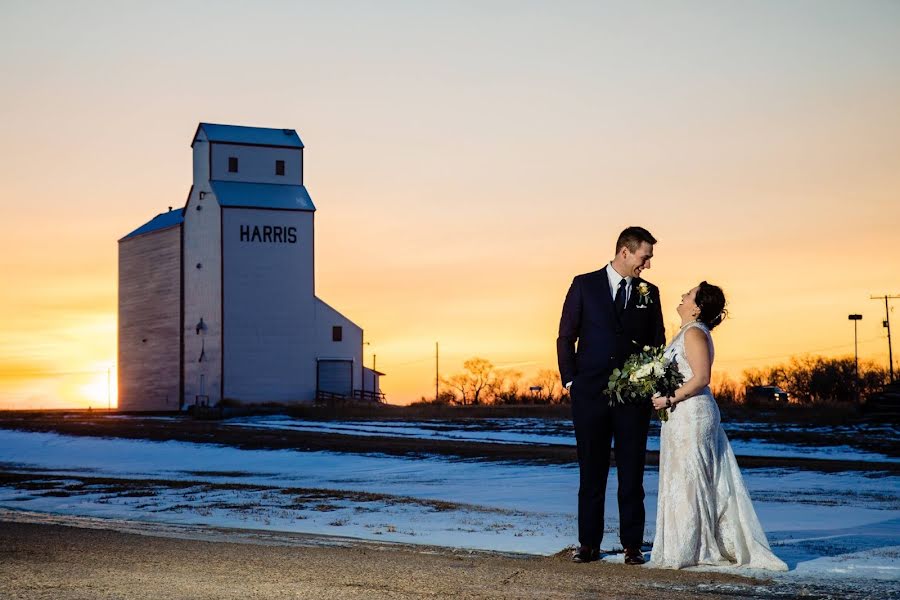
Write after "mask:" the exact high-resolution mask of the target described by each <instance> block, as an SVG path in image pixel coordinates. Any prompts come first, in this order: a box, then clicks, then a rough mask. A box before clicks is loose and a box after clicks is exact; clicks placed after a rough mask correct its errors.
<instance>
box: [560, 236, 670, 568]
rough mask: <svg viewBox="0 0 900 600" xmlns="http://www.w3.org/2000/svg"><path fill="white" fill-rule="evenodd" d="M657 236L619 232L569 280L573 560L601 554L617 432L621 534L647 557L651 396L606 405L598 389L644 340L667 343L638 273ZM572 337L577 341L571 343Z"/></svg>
mask: <svg viewBox="0 0 900 600" xmlns="http://www.w3.org/2000/svg"><path fill="white" fill-rule="evenodd" d="M654 244H656V239H655V238H654V237H653V236H652V235H650V232H649V231H647V230H646V229H644V228H643V227H629V228H627V229H625V230H624V231H623V232H622V233H621V234H619V239H618V240H617V241H616V256H615V258H613V260H612V262H610V263H609V264H608V265H606V266H605V267H604V268H602V269H600V270H599V271H594V272H593V273H585V274H584V275H578V276H577V277H575V279H574V280H573V281H572V285H571V287H570V288H569V292H568V294H566V301H565V303H564V304H563V310H562V318H561V319H560V321H559V337H558V338H557V340H556V352H557V356H558V358H559V372H560V375H561V376H562V381H563V383H564V384H565V386H566V388H568V389H569V394H570V396H571V398H572V421H573V422H574V424H575V441H576V442H577V445H578V467H579V471H580V481H579V482H580V485H579V489H578V542H579V544H580V546H579V548H578V550H576V552H575V554H574V555H573V557H572V560H573V561H575V562H591V561H594V560H598V559H599V558H600V541H601V540H602V539H603V508H604V503H605V500H606V480H607V478H608V475H609V454H610V445H611V442H612V441H613V440H615V449H616V450H615V452H616V469H617V472H618V475H619V538H620V540H621V542H622V547H623V548H624V549H625V563H626V564H629V565H639V564H642V563H643V562H644V558H643V556H642V554H641V542H642V540H643V536H644V455H645V453H646V450H647V429H648V428H649V426H650V412H651V405H650V401H649V400H650V399H649V398H648V399H647V402H644V403H640V404H625V405H616V406H615V407H610V405H609V397H608V396H607V395H606V394H604V393H603V390H604V389H606V386H607V383H608V381H609V376H610V374H611V373H612V370H613V369H615V368H617V367H618V368H621V367H622V365H623V364H624V363H625V360H626V359H627V358H628V357H629V356H630V355H631V354H632V353H634V352H636V351H639V350H641V349H642V348H643V346H645V345H650V346H660V345H662V344H664V343H665V339H666V335H665V331H664V327H663V318H662V309H661V308H660V305H659V289H658V288H657V287H656V286H654V285H652V284H650V283H648V282H646V281H644V280H643V279H641V278H640V275H641V272H642V271H643V270H644V269H649V268H650V259H651V258H653V245H654ZM576 342H577V348H576Z"/></svg>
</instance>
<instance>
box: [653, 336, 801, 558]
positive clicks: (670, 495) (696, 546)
mask: <svg viewBox="0 0 900 600" xmlns="http://www.w3.org/2000/svg"><path fill="white" fill-rule="evenodd" d="M692 327H696V328H698V329H700V330H701V331H702V332H703V333H704V334H705V335H706V336H707V339H708V340H709V348H710V362H712V358H713V346H712V337H711V336H710V333H709V329H707V328H706V327H705V326H704V325H703V324H701V323H691V324H689V325H687V326H686V327H684V328H682V330H681V331H680V332H679V333H678V335H677V336H675V339H674V340H672V343H671V344H669V346H668V348H667V349H666V356H667V357H674V359H675V360H676V361H677V362H678V369H679V370H680V371H681V373H682V374H683V375H684V378H685V381H687V380H688V379H690V378H691V376H692V375H693V373H692V371H691V367H690V365H689V364H688V362H687V359H686V358H685V354H684V334H685V333H686V332H687V330H688V329H690V328H692ZM695 565H714V566H730V567H735V566H741V567H750V568H757V569H771V570H775V571H786V570H787V565H786V564H784V562H783V561H781V560H780V559H779V558H778V557H777V556H775V555H774V554H773V553H772V551H771V550H770V549H769V542H768V541H767V540H766V534H765V532H764V531H763V529H762V526H761V525H760V523H759V519H758V518H757V516H756V511H754V510H753V504H752V503H751V501H750V495H749V494H748V493H747V488H746V487H745V486H744V480H743V478H742V477H741V472H740V470H739V469H738V465H737V461H736V460H735V458H734V452H732V450H731V444H729V443H728V438H727V437H726V436H725V431H723V430H722V426H721V424H720V416H719V407H718V406H717V405H716V401H715V399H714V398H713V396H712V393H711V392H710V390H709V388H708V387H707V388H705V389H703V390H702V391H701V392H700V393H699V394H698V395H696V396H693V397H692V398H688V399H687V400H685V401H683V402H679V403H678V404H677V405H676V406H675V410H672V411H670V413H669V420H668V421H666V422H665V423H663V424H662V433H661V440H660V450H659V502H658V504H657V509H656V537H655V538H654V540H653V551H652V553H651V557H650V566H653V567H663V568H670V569H680V568H682V567H689V566H695Z"/></svg>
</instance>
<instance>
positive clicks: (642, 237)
mask: <svg viewBox="0 0 900 600" xmlns="http://www.w3.org/2000/svg"><path fill="white" fill-rule="evenodd" d="M641 242H647V243H648V244H650V245H651V246H652V245H653V244H655V243H656V238H655V237H653V236H652V235H651V234H650V232H649V231H647V230H646V229H644V228H643V227H628V228H626V229H623V230H622V233H620V234H619V239H617V240H616V254H618V253H619V250H621V249H622V246H624V247H626V248H628V251H629V252H637V249H638V248H640V247H641Z"/></svg>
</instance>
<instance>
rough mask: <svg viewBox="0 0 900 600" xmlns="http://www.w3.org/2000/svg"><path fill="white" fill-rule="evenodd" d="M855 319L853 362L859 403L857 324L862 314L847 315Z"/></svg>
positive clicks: (854, 386)
mask: <svg viewBox="0 0 900 600" xmlns="http://www.w3.org/2000/svg"><path fill="white" fill-rule="evenodd" d="M847 318H848V319H850V320H851V321H853V363H854V364H855V365H856V377H855V379H854V380H853V389H854V391H855V392H856V403H857V404H859V343H858V339H859V338H858V336H857V332H856V325H857V323H859V322H860V321H862V315H847Z"/></svg>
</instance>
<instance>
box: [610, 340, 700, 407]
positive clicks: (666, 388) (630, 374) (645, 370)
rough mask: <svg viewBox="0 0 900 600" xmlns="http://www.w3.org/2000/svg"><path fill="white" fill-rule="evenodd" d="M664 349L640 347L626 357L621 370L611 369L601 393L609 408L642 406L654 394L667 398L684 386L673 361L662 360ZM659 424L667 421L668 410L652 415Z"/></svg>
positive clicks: (682, 376)
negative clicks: (605, 398)
mask: <svg viewBox="0 0 900 600" xmlns="http://www.w3.org/2000/svg"><path fill="white" fill-rule="evenodd" d="M664 353H665V346H660V347H659V348H655V347H651V346H644V349H643V350H642V351H641V352H635V353H634V354H632V355H631V356H629V357H628V360H626V361H625V365H624V366H623V367H622V368H621V369H613V372H612V375H610V376H609V385H608V386H607V388H606V390H605V392H606V394H607V395H608V396H609V404H610V406H614V405H615V404H632V403H639V402H646V401H647V399H648V398H650V397H652V396H653V395H654V394H657V393H658V394H661V395H663V396H671V395H672V394H674V393H675V390H676V389H677V388H678V386H680V385H681V384H682V383H683V382H684V375H682V374H681V373H680V372H679V371H678V365H677V364H675V361H674V360H671V359H668V358H666V357H665V356H664ZM656 414H657V415H658V416H659V420H660V421H668V420H669V413H668V410H667V409H665V408H663V409H660V410H658V411H656Z"/></svg>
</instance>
